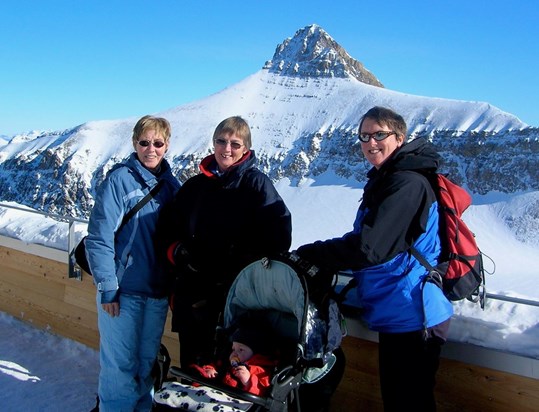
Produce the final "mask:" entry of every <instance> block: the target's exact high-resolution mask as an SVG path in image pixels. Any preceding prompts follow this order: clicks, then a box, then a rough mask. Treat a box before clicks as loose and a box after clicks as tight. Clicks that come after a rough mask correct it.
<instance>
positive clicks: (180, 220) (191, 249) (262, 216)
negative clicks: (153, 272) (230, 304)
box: [159, 150, 292, 289]
mask: <svg viewBox="0 0 539 412" xmlns="http://www.w3.org/2000/svg"><path fill="white" fill-rule="evenodd" d="M255 162H256V157H255V153H254V151H253V150H251V151H250V152H248V154H247V155H246V156H244V158H243V159H242V160H241V161H240V162H239V163H238V164H236V165H234V166H232V167H231V168H229V169H228V170H227V172H226V173H224V174H223V175H221V176H218V175H217V174H216V173H215V170H216V162H215V157H214V155H210V156H208V157H206V158H205V159H204V160H203V161H202V163H201V165H200V169H201V171H202V173H201V174H198V175H196V176H194V177H192V178H190V179H189V180H187V181H186V182H185V183H184V184H183V185H182V187H181V188H180V189H179V191H178V193H177V195H176V197H175V199H174V202H173V203H172V204H171V205H170V207H168V208H167V209H166V210H165V211H164V212H163V214H162V218H161V219H162V222H161V223H160V225H159V226H160V230H159V237H160V239H159V242H160V243H161V245H162V248H163V247H165V248H166V249H168V248H170V245H171V244H173V243H174V242H177V241H179V242H181V244H182V246H183V247H184V248H185V250H186V251H187V260H188V262H187V263H189V265H190V267H192V268H194V269H195V270H196V272H195V273H194V274H193V273H189V271H186V270H185V267H183V266H182V263H185V262H176V263H177V265H176V268H177V269H179V271H180V272H182V271H183V272H184V273H183V274H184V275H185V276H183V281H182V282H179V283H178V288H186V287H187V288H201V289H204V288H211V287H212V285H213V284H217V283H219V284H222V283H224V284H225V285H227V286H229V285H230V283H231V282H232V281H233V279H234V278H235V276H236V275H237V274H238V273H239V272H240V271H241V269H243V268H244V267H245V266H246V265H247V264H249V263H251V262H252V261H254V260H257V259H259V258H262V257H264V256H271V255H274V254H277V253H279V252H283V251H287V250H288V249H289V248H290V244H291V239H292V221H291V215H290V212H289V211H288V209H287V207H286V205H285V203H284V201H283V200H282V198H281V197H280V196H279V194H278V193H277V191H276V189H275V187H274V186H273V183H272V182H271V180H270V179H269V178H268V177H267V176H266V175H265V174H264V173H262V172H261V171H260V170H258V169H257V168H256V167H255V166H254V164H255ZM163 252H164V251H163V250H162V253H163ZM169 257H170V254H169ZM180 275H182V273H180Z"/></svg>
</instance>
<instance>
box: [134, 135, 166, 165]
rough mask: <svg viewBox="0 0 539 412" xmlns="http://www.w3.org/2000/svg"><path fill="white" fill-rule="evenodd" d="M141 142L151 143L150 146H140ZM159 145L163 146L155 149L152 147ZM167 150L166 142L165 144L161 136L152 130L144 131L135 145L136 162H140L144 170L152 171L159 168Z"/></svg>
mask: <svg viewBox="0 0 539 412" xmlns="http://www.w3.org/2000/svg"><path fill="white" fill-rule="evenodd" d="M141 142H151V144H149V145H148V146H142V145H141V144H140V143H141ZM161 143H163V146H161V147H156V146H155V145H154V144H157V145H158V146H160V145H161ZM145 144H146V143H145ZM167 149H168V142H166V141H165V139H164V138H163V136H161V135H160V134H159V133H158V132H157V131H156V130H153V129H148V130H145V131H144V132H143V133H142V134H141V135H140V138H139V139H138V141H137V143H135V150H136V152H137V157H138V160H140V162H141V163H142V164H143V165H144V167H145V168H147V169H149V170H151V171H154V170H156V169H157V168H158V167H159V165H160V164H161V161H162V160H163V157H164V156H165V153H166V151H167Z"/></svg>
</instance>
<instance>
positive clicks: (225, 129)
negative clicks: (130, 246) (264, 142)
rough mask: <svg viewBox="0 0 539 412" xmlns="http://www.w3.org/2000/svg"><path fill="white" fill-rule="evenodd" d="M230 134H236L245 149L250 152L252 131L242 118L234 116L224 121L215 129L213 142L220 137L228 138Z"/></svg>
mask: <svg viewBox="0 0 539 412" xmlns="http://www.w3.org/2000/svg"><path fill="white" fill-rule="evenodd" d="M229 134H235V135H236V136H238V137H239V138H240V139H241V140H242V141H243V144H244V145H245V148H246V149H247V150H249V149H250V148H251V145H252V143H251V129H250V127H249V125H248V124H247V122H246V121H245V120H244V119H242V118H241V117H240V116H232V117H228V118H226V119H225V120H223V121H222V122H221V123H219V124H218V125H217V127H216V128H215V132H213V139H212V140H213V141H215V139H217V138H218V137H220V136H223V135H225V136H228V135H229Z"/></svg>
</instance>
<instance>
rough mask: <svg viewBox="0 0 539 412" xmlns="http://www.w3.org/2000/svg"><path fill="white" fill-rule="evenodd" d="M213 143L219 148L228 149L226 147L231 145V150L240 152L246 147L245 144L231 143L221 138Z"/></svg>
mask: <svg viewBox="0 0 539 412" xmlns="http://www.w3.org/2000/svg"><path fill="white" fill-rule="evenodd" d="M213 143H215V144H216V145H219V146H223V147H226V145H227V144H229V143H230V148H231V149H232V150H238V149H241V148H242V147H243V146H245V145H244V144H242V143H240V142H231V141H229V140H226V139H223V138H221V137H218V138H217V139H214V140H213Z"/></svg>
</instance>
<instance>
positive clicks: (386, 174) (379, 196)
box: [297, 107, 453, 411]
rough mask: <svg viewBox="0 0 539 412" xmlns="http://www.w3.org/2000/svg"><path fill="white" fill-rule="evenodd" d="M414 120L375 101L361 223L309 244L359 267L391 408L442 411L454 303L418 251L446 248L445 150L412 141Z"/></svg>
mask: <svg viewBox="0 0 539 412" xmlns="http://www.w3.org/2000/svg"><path fill="white" fill-rule="evenodd" d="M406 133H407V131H406V123H405V121H404V119H403V118H402V117H401V116H400V115H398V114H397V113H394V112H393V111H391V110H389V109H386V108H382V107H374V108H372V109H370V110H369V111H368V112H367V113H366V114H365V115H364V116H363V118H362V119H361V122H360V124H359V138H360V141H361V148H362V151H363V154H364V155H365V157H366V159H367V160H368V161H369V162H370V163H371V164H372V165H373V166H374V167H373V168H372V169H371V170H370V171H369V173H368V175H367V176H368V178H369V180H368V182H367V184H366V186H365V188H364V193H363V200H362V202H361V205H360V207H359V210H358V213H357V216H356V220H355V222H354V226H353V230H352V231H351V232H349V233H347V234H345V235H344V236H342V237H341V238H335V239H330V240H326V241H323V242H322V241H318V242H315V243H312V244H309V245H304V246H301V247H300V248H299V249H298V250H297V253H298V254H299V255H300V256H301V257H303V258H305V259H307V260H309V261H311V262H313V263H315V264H318V265H320V266H325V267H328V268H331V269H333V270H350V269H351V270H352V271H353V272H354V276H355V278H356V279H357V281H358V286H357V289H356V291H357V297H358V300H359V302H360V304H361V306H362V309H363V316H364V319H365V320H366V322H367V324H368V325H369V328H370V329H372V330H375V331H378V332H379V362H380V383H381V389H382V398H383V401H384V410H385V411H393V410H408V409H409V410H416V411H431V410H435V408H436V404H435V401H434V394H433V392H434V383H435V374H436V371H437V368H438V360H439V355H440V348H441V345H442V344H443V342H444V341H445V339H446V337H447V331H448V327H449V319H450V317H451V315H452V313H453V310H452V306H451V303H450V302H449V301H448V300H447V299H446V298H445V296H444V294H443V292H442V290H441V289H440V288H438V287H437V286H435V285H434V284H432V283H430V282H429V283H424V282H423V280H424V279H425V277H426V275H427V270H426V269H425V268H424V267H423V266H421V264H420V263H419V262H418V261H417V260H416V259H415V258H414V257H412V256H411V254H410V252H409V249H410V246H412V245H414V246H415V247H416V248H417V249H418V250H419V251H420V252H421V254H422V255H423V256H425V257H426V259H427V260H428V261H429V262H430V263H431V264H433V265H436V264H437V260H438V257H439V254H440V237H439V226H438V219H439V215H438V209H437V202H436V197H435V194H434V191H433V189H432V188H431V186H430V184H429V181H428V180H427V178H426V177H425V174H428V173H433V172H435V171H436V170H437V168H438V163H439V156H438V154H437V153H436V152H435V151H434V150H433V149H432V148H431V146H430V145H428V144H427V142H425V141H423V140H422V139H419V140H414V141H412V142H410V143H407V144H405V143H404V141H405V136H406Z"/></svg>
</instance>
